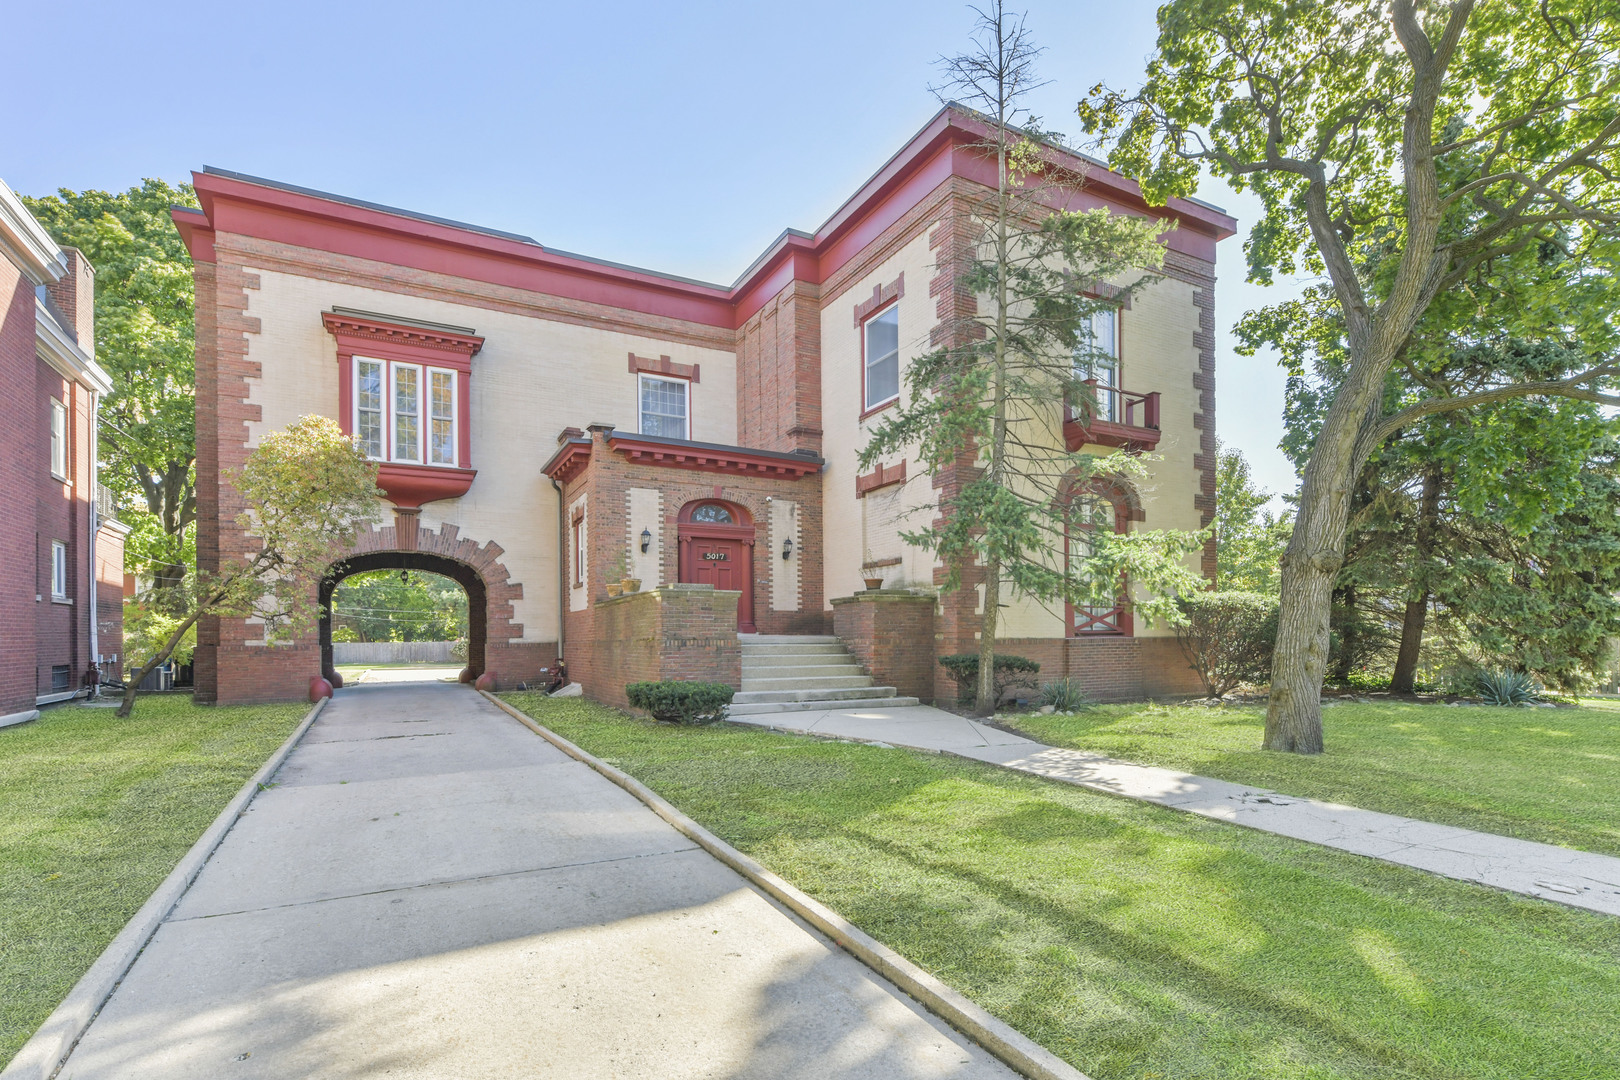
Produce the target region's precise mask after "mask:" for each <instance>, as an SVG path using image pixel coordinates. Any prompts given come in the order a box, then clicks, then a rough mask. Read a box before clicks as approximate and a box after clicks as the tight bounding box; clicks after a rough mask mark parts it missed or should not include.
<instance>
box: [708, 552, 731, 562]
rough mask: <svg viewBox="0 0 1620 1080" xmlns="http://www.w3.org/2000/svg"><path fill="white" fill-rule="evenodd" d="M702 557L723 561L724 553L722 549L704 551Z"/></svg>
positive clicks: (724, 559)
mask: <svg viewBox="0 0 1620 1080" xmlns="http://www.w3.org/2000/svg"><path fill="white" fill-rule="evenodd" d="M703 557H704V558H705V559H706V560H708V561H709V562H725V561H726V553H725V552H723V551H705V552H704V553H703Z"/></svg>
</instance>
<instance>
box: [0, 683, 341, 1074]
mask: <svg viewBox="0 0 1620 1080" xmlns="http://www.w3.org/2000/svg"><path fill="white" fill-rule="evenodd" d="M308 709H309V707H308V706H307V705H264V706H253V707H235V708H203V707H200V706H197V705H194V704H192V702H191V699H190V697H189V696H178V695H177V696H160V697H145V698H142V699H141V701H140V704H139V705H137V706H136V709H135V715H134V716H132V717H130V718H129V719H128V720H119V719H117V718H116V717H114V716H113V710H112V709H110V708H86V707H80V706H67V707H64V708H56V709H48V710H46V711H45V713H44V714H43V715H42V716H41V717H40V719H39V720H37V721H35V722H34V723H32V724H24V725H22V726H21V727H11V728H4V729H0V852H3V853H4V854H3V855H0V1068H3V1067H4V1066H5V1063H6V1062H8V1061H10V1060H11V1058H12V1056H13V1055H14V1054H16V1052H17V1050H18V1048H19V1047H21V1046H22V1044H23V1043H24V1042H25V1041H27V1039H28V1037H29V1036H30V1035H32V1034H33V1032H34V1029H35V1028H37V1027H38V1026H39V1025H40V1023H41V1022H43V1021H44V1019H45V1018H46V1017H47V1016H49V1015H50V1012H51V1010H52V1009H54V1008H56V1006H57V1003H58V1002H60V1001H61V1000H62V998H63V997H64V996H65V995H66V994H67V992H68V990H70V989H71V988H72V987H73V984H74V983H75V982H77V981H78V979H79V976H81V975H83V974H84V972H85V970H86V969H87V968H89V966H90V964H91V963H92V962H93V961H94V960H95V959H96V957H97V956H99V955H100V954H101V950H102V949H104V948H106V946H107V943H108V942H109V941H111V940H112V939H113V937H114V936H115V935H116V934H117V933H118V931H119V930H121V929H123V926H124V924H125V923H126V922H128V921H129V918H130V916H132V915H134V914H135V912H136V911H137V910H138V909H139V908H140V906H141V905H142V904H143V903H145V902H146V898H147V897H148V896H150V895H151V893H152V890H153V889H155V888H156V887H157V885H158V883H159V882H161V881H162V880H163V878H164V876H165V875H166V874H168V872H169V871H170V870H172V869H173V868H174V865H175V863H177V862H179V861H180V857H181V856H182V855H184V854H185V853H186V850H187V849H188V848H190V847H191V845H192V844H193V843H194V842H196V839H197V837H199V836H201V835H202V832H203V830H204V829H206V828H207V827H208V825H209V823H210V822H211V821H213V820H214V818H215V817H216V816H217V815H218V814H219V812H220V810H221V809H222V808H223V807H224V806H225V804H226V803H227V802H229V801H230V798H231V796H232V795H234V794H236V792H237V790H238V789H240V788H241V786H242V784H243V783H244V782H246V781H247V779H248V778H249V777H250V776H252V775H253V774H254V772H255V771H257V770H258V768H259V766H261V765H263V764H264V761H265V759H266V758H268V757H269V756H270V754H271V752H272V751H274V750H275V748H276V747H277V746H279V745H281V743H282V742H283V741H284V740H285V739H286V738H287V736H288V735H289V734H290V733H291V732H292V729H293V728H294V727H296V726H297V724H298V721H299V719H300V718H301V717H302V716H303V715H304V713H305V712H307V711H308Z"/></svg>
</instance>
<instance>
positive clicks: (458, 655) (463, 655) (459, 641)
mask: <svg viewBox="0 0 1620 1080" xmlns="http://www.w3.org/2000/svg"><path fill="white" fill-rule="evenodd" d="M450 658H451V659H453V660H460V661H461V662H462V663H463V664H465V663H466V662H467V639H466V638H464V637H459V638H456V640H454V641H452V642H451V643H450Z"/></svg>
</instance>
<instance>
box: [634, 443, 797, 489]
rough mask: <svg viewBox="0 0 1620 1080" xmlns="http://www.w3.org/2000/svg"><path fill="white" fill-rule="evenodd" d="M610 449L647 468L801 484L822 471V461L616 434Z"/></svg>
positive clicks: (739, 447)
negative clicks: (776, 478)
mask: <svg viewBox="0 0 1620 1080" xmlns="http://www.w3.org/2000/svg"><path fill="white" fill-rule="evenodd" d="M607 444H608V448H609V449H611V450H614V451H616V452H618V453H621V454H624V455H625V456H626V457H628V458H629V459H630V460H631V461H635V462H639V463H641V464H643V465H663V466H667V467H669V468H672V469H697V470H699V471H701V472H720V473H731V474H733V475H737V476H785V477H787V478H789V479H792V480H797V479H799V477H801V476H814V475H815V474H816V473H818V472H820V471H821V464H822V463H821V459H820V458H812V457H802V456H800V455H797V454H777V453H772V452H770V451H766V450H749V449H746V448H744V447H741V446H710V445H707V444H704V443H683V442H677V441H675V440H668V441H665V440H663V439H656V440H655V439H645V438H639V437H637V436H635V435H620V434H617V433H614V434H612V435H609V436H608V438H607Z"/></svg>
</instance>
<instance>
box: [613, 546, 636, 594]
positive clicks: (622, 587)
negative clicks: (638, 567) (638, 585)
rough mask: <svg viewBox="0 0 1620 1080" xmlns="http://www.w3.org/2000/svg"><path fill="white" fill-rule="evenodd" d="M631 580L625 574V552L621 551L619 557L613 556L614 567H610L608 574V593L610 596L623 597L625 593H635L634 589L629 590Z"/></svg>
mask: <svg viewBox="0 0 1620 1080" xmlns="http://www.w3.org/2000/svg"><path fill="white" fill-rule="evenodd" d="M629 580H630V579H629V578H628V576H627V575H626V573H625V557H624V552H622V551H621V552H619V553H618V554H617V555H615V556H613V565H612V566H609V567H608V572H607V591H608V595H609V596H621V595H623V594H624V593H627V592H634V591H635V590H634V589H631V588H628V585H629Z"/></svg>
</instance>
